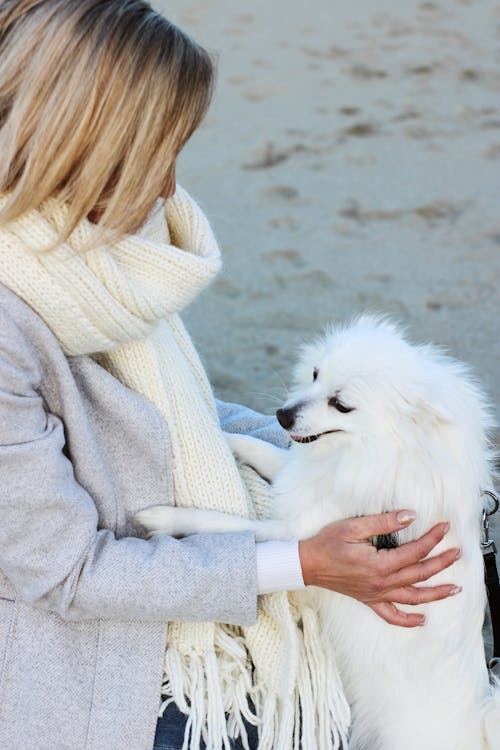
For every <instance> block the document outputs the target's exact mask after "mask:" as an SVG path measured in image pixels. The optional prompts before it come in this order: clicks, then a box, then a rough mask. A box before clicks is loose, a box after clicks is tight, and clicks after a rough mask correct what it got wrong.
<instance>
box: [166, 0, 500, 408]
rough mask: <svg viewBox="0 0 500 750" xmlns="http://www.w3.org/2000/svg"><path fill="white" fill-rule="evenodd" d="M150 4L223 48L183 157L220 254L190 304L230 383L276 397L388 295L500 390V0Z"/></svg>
mask: <svg viewBox="0 0 500 750" xmlns="http://www.w3.org/2000/svg"><path fill="white" fill-rule="evenodd" d="M156 5H157V7H158V8H160V9H162V10H163V11H164V12H165V14H166V15H168V16H169V17H170V18H171V19H172V20H173V21H175V22H176V23H178V24H179V25H180V26H181V27H183V28H185V29H186V30H187V31H188V32H190V33H191V34H192V35H193V36H194V37H195V38H196V39H197V40H198V41H200V42H201V43H202V44H203V45H204V46H205V47H206V48H208V49H209V50H210V51H211V52H213V53H214V54H216V55H217V57H218V71H219V72H218V83H217V90H216V94H215V100H214V102H213V105H212V108H211V110H210V112H209V115H208V117H207V119H206V121H205V123H204V124H203V126H202V128H201V129H200V131H199V132H197V133H196V134H195V136H194V137H193V139H192V140H191V141H190V142H189V144H188V145H187V147H186V148H185V151H184V152H183V154H182V155H181V158H180V161H179V167H178V180H179V182H181V184H183V185H184V186H185V187H186V188H187V189H189V190H190V191H191V192H192V193H193V194H194V195H195V196H196V198H197V199H198V200H199V202H200V203H201V204H202V206H203V207H204V209H205V210H206V212H207V214H208V215H209V217H210V219H211V222H212V224H213V227H214V229H215V231H216V234H217V236H218V238H219V241H220V243H221V246H222V248H223V252H224V258H225V268H224V272H223V274H222V275H221V276H220V278H219V279H218V281H217V282H216V283H215V285H214V286H213V287H212V288H211V289H210V290H209V291H208V292H207V293H206V294H205V295H204V296H203V297H202V298H201V299H200V300H199V301H198V302H197V303H196V304H195V305H194V306H193V307H192V308H191V309H190V310H189V312H188V315H187V316H186V319H187V321H188V324H189V328H190V331H191V332H192V335H193V336H194V338H195V340H196V343H197V345H198V347H199V350H200V351H201V352H202V354H203V357H204V361H205V363H206V365H207V368H208V370H209V373H210V375H211V378H212V382H213V384H214V387H215V389H216V391H217V393H218V395H219V396H220V397H222V398H225V399H229V400H238V401H240V402H243V403H246V404H248V405H250V406H253V407H255V408H257V409H260V410H261V411H266V412H271V411H273V410H274V408H275V403H276V399H278V400H280V399H281V397H282V395H283V387H284V386H285V385H286V383H287V382H288V378H289V372H290V365H291V364H292V362H293V361H294V356H295V350H296V347H297V345H299V344H300V343H301V342H302V341H303V340H304V339H305V338H307V337H309V336H310V335H311V333H313V332H315V331H319V330H321V328H322V327H323V326H324V325H325V324H326V323H327V322H329V321H332V320H345V319H346V318H349V317H350V316H351V315H353V314H357V313H359V312H361V311H364V310H375V311H381V312H389V313H391V314H393V315H394V316H395V318H397V319H398V320H400V321H402V322H403V323H404V324H405V325H408V328H409V332H410V335H411V336H412V337H413V338H414V339H415V340H419V341H423V340H425V341H428V340H431V341H435V342H438V343H440V344H443V345H445V346H446V347H447V348H448V349H449V351H450V352H451V353H452V354H453V355H455V356H457V357H460V358H462V359H464V360H466V361H467V362H469V363H471V364H472V365H473V366H474V368H475V371H476V373H477V375H478V376H479V377H480V378H481V379H482V381H483V382H484V384H485V386H486V388H487V390H488V392H489V393H490V394H491V397H492V399H493V400H494V402H495V404H496V405H498V404H500V375H499V373H500V345H499V329H500V326H499V313H500V304H499V303H500V287H499V283H498V282H499V278H500V259H499V254H500V215H499V198H500V3H499V2H495V1H494V0H476V1H474V0H460V1H457V0H446V1H441V2H420V3H418V2H408V3H399V2H396V0H378V1H377V2H376V3H372V2H370V1H369V0H351V2H349V3H341V2H332V0H312V2H310V3H308V4H304V3H303V2H298V1H296V0H292V1H290V0H288V1H287V2H285V1H284V0H276V1H275V2H272V3H269V2H265V1H264V0H254V2H252V3H251V4H249V3H246V2H241V1H240V0H238V1H236V2H234V1H233V2H231V3H228V2H223V0H205V1H204V2H180V1H179V0H170V2H157V3H156ZM497 413H498V407H497Z"/></svg>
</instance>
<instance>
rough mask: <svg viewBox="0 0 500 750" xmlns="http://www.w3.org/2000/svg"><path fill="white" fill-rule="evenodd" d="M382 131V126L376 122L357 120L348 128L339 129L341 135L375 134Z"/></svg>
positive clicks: (362, 135)
mask: <svg viewBox="0 0 500 750" xmlns="http://www.w3.org/2000/svg"><path fill="white" fill-rule="evenodd" d="M379 131H380V126H379V125H377V124H375V123H374V122H357V123H355V124H354V125H350V126H349V127H348V128H342V129H341V130H339V131H338V133H339V135H340V136H356V137H364V136H369V135H375V134H376V133H378V132H379Z"/></svg>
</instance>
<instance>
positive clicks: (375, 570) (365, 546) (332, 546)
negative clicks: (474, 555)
mask: <svg viewBox="0 0 500 750" xmlns="http://www.w3.org/2000/svg"><path fill="white" fill-rule="evenodd" d="M415 517H416V516H415V513H414V512H412V511H404V510H401V511H393V512H391V513H381V514H379V515H372V516H362V517H360V518H349V519H347V520H345V521H336V522H335V523H331V524H329V525H328V526H325V528H324V529H322V530H321V531H320V532H319V534H317V535H316V536H315V537H312V538H311V539H307V540H306V541H303V542H299V554H300V562H301V565H302V574H303V577H304V583H305V584H306V585H313V586H320V587H322V588H326V589H330V590H332V591H337V592H338V593H341V594H346V595H347V596H352V597H354V598H355V599H358V600H359V601H360V602H363V603H364V604H366V605H368V606H369V607H371V609H373V611H374V612H376V613H377V614H378V615H379V616H380V617H382V619H384V620H386V621H387V622H389V623H391V624H392V625H402V626H403V627H414V626H415V625H423V624H424V622H425V618H424V616H423V615H421V614H408V613H406V612H402V611H401V610H399V609H398V608H397V607H396V606H395V602H396V603H400V604H423V603H425V602H433V601H437V600H438V599H445V598H446V597H448V596H451V595H453V594H457V593H458V592H459V591H460V590H461V589H460V588H459V587H457V586H453V585H452V584H450V585H442V586H432V587H430V586H429V587H420V586H418V587H417V586H414V585H413V584H415V583H420V582H422V581H426V580H427V579H428V578H430V577H431V576H433V575H435V574H436V573H439V572H440V571H441V570H444V569H445V568H447V567H448V566H450V565H452V564H453V563H454V562H455V561H456V560H457V559H458V558H459V557H460V550H459V549H457V548H453V549H449V550H446V552H442V553H441V554H440V555H436V556H435V557H431V558H429V559H424V558H426V557H427V555H428V554H429V553H430V552H431V550H432V549H433V548H434V547H435V546H436V545H437V544H438V543H439V542H440V541H441V540H442V539H443V537H444V535H445V534H446V532H447V531H448V528H449V525H448V524H446V523H439V524H437V526H434V527H433V528H432V529H431V530H430V531H428V532H427V534H424V536H421V537H420V538H419V539H416V540H415V541H414V542H408V543H407V544H402V545H401V546H400V547H397V548H396V549H380V550H378V549H377V548H376V547H375V546H374V545H373V544H372V543H371V542H370V541H369V539H370V537H373V536H379V535H382V534H390V533H392V532H394V531H401V529H404V528H406V527H407V526H408V525H409V524H410V523H411V522H412V521H414V520H415Z"/></svg>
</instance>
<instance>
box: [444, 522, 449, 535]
mask: <svg viewBox="0 0 500 750" xmlns="http://www.w3.org/2000/svg"><path fill="white" fill-rule="evenodd" d="M449 530H450V524H449V523H444V524H443V531H444V533H445V534H447V533H448V532H449Z"/></svg>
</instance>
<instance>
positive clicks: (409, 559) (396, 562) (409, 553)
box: [378, 523, 450, 571]
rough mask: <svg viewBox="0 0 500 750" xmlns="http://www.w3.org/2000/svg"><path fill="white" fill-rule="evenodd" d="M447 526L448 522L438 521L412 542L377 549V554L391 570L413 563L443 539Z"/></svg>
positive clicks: (422, 557)
mask: <svg viewBox="0 0 500 750" xmlns="http://www.w3.org/2000/svg"><path fill="white" fill-rule="evenodd" d="M449 528H450V525H449V524H448V523H438V524H436V526H433V527H432V529H430V531H428V532H427V533H426V534H423V536H421V537H419V538H418V539H415V541H413V542H406V544H401V545H400V546H399V547H396V548H395V549H381V550H379V551H378V556H379V558H380V559H381V560H383V561H384V563H385V564H386V565H387V566H388V567H389V569H390V570H392V571H396V570H400V569H401V568H405V567H407V566H408V565H413V563H416V562H418V561H419V560H423V559H424V558H425V557H427V555H428V554H429V553H430V552H431V551H432V550H433V549H434V547H435V546H436V544H439V542H441V541H442V540H443V539H444V536H445V534H446V533H447V531H448V530H449Z"/></svg>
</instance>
